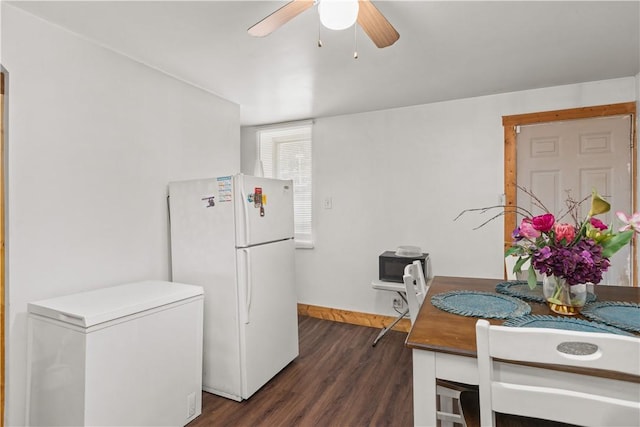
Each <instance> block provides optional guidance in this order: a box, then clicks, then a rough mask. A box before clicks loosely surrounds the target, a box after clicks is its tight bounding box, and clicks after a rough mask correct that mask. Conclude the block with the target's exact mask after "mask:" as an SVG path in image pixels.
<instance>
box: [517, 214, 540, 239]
mask: <svg viewBox="0 0 640 427" xmlns="http://www.w3.org/2000/svg"><path fill="white" fill-rule="evenodd" d="M520 235H521V236H522V237H525V238H527V239H537V238H538V237H540V231H538V230H536V229H535V227H534V226H533V224H532V223H531V220H530V219H529V218H524V219H523V220H522V222H521V223H520Z"/></svg>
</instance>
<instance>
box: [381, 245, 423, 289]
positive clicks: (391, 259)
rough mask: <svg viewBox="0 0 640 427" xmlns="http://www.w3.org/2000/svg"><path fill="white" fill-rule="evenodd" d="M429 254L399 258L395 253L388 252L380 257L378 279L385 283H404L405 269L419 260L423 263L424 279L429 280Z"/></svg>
mask: <svg viewBox="0 0 640 427" xmlns="http://www.w3.org/2000/svg"><path fill="white" fill-rule="evenodd" d="M428 259H429V254H424V253H423V254H421V255H417V256H414V257H410V256H399V255H396V253H395V252H392V251H386V252H383V253H382V254H381V255H380V256H379V257H378V273H379V274H378V278H379V279H380V280H382V281H385V282H399V283H402V282H403V280H402V276H404V268H405V267H406V266H407V264H412V263H413V262H414V261H416V260H419V261H420V262H421V263H422V271H423V272H424V277H425V278H428V277H430V276H429V273H430V272H429V271H428V267H427V266H428V265H429V262H428Z"/></svg>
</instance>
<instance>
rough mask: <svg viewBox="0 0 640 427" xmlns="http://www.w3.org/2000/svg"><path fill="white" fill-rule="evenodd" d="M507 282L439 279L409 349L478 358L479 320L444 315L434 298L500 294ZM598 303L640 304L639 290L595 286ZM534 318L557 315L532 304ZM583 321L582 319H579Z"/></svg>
mask: <svg viewBox="0 0 640 427" xmlns="http://www.w3.org/2000/svg"><path fill="white" fill-rule="evenodd" d="M500 282H504V279H476V278H465V277H444V276H436V277H435V278H434V279H433V281H432V283H431V286H430V287H429V291H428V293H427V297H426V298H425V300H424V303H423V304H422V307H421V308H420V312H419V313H418V317H417V319H416V321H415V323H414V324H413V327H412V328H411V331H410V332H409V335H408V337H407V341H406V345H407V347H410V348H413V349H422V350H429V351H435V352H442V353H450V354H455V355H461V356H471V357H476V322H477V321H478V318H477V317H467V316H460V315H457V314H452V313H448V312H446V311H442V310H440V309H438V308H436V307H434V306H433V305H432V304H431V296H433V295H436V294H439V293H443V292H449V291H459V290H473V291H484V292H493V293H497V292H496V290H495V288H496V285H497V284H498V283H500ZM595 294H596V296H597V297H598V301H628V302H635V303H640V288H638V287H628V286H608V285H607V286H605V285H602V286H597V285H596V286H595ZM528 304H529V305H530V306H531V314H538V315H554V316H555V315H556V314H555V313H553V312H552V311H551V310H550V309H549V308H548V307H547V305H546V304H545V303H537V302H529V301H528ZM576 317H577V318H583V319H584V317H582V316H576ZM487 320H488V321H489V322H490V323H491V324H493V325H501V324H502V323H504V320H502V319H487Z"/></svg>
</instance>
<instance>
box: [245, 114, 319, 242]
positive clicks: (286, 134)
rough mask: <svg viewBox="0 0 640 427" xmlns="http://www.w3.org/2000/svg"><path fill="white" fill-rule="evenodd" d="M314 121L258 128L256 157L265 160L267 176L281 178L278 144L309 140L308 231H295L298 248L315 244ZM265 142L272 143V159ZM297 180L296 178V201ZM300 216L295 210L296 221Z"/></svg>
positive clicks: (306, 225) (264, 168)
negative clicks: (266, 150) (267, 156)
mask: <svg viewBox="0 0 640 427" xmlns="http://www.w3.org/2000/svg"><path fill="white" fill-rule="evenodd" d="M312 125H313V122H312V121H304V122H296V123H289V124H278V125H270V126H264V127H261V128H259V129H258V130H257V133H256V154H257V156H256V158H257V159H258V160H259V161H261V162H263V164H262V166H263V170H264V176H265V177H273V178H279V170H278V159H277V153H278V150H277V145H279V144H286V143H296V142H303V141H304V142H307V141H308V144H309V147H308V153H309V154H308V155H309V159H308V161H309V175H308V177H306V179H307V180H308V185H309V187H310V188H309V195H308V197H309V201H308V205H307V206H308V215H306V216H308V220H305V221H304V222H305V224H304V225H305V227H306V228H307V229H308V230H309V231H308V232H303V233H295V236H294V239H295V246H296V248H297V249H312V248H313V246H314V243H313V242H314V224H313V127H312ZM263 143H264V144H270V145H271V147H270V149H269V151H270V153H271V160H270V161H269V162H267V161H266V159H265V157H266V155H267V153H263ZM274 144H275V146H274ZM295 189H296V182H295V180H294V203H295V200H296V196H295ZM299 218H300V216H299V215H296V214H295V212H294V220H295V221H296V223H298V221H299V220H300V219H299Z"/></svg>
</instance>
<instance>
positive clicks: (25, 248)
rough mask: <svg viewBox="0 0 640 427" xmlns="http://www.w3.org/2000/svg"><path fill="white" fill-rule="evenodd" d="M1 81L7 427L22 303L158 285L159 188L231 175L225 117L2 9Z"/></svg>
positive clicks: (229, 107) (15, 403)
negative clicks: (133, 284) (4, 77)
mask: <svg viewBox="0 0 640 427" xmlns="http://www.w3.org/2000/svg"><path fill="white" fill-rule="evenodd" d="M2 7H3V10H2V19H3V22H2V44H3V45H2V54H3V57H2V63H3V65H4V66H5V67H6V69H7V70H8V72H9V79H8V113H9V123H8V144H7V145H8V147H7V148H8V151H7V155H8V161H9V166H8V177H7V178H8V181H7V184H8V229H7V237H8V248H7V253H8V262H7V270H8V281H7V287H8V289H7V291H8V296H7V302H8V321H9V324H8V341H7V351H8V358H7V362H8V378H7V384H8V389H7V392H8V402H7V406H6V407H7V412H8V413H7V425H24V409H25V390H26V389H25V372H26V370H25V369H26V364H25V356H26V330H27V329H26V319H27V316H26V305H27V302H29V301H32V300H39V299H44V298H49V297H54V296H58V295H63V294H69V293H73V292H77V291H84V290H89V289H93V288H99V287H104V286H109V285H115V284H119V283H126V282H130V281H137V280H145V279H161V280H167V279H169V278H170V271H169V265H170V260H169V249H168V247H169V246H168V245H169V240H168V239H169V237H168V218H167V201H166V196H167V183H168V182H169V181H172V180H180V179H190V178H198V177H208V176H215V175H218V174H232V173H235V172H237V171H238V170H239V168H240V124H239V123H240V121H239V114H240V112H239V107H238V106H237V105H235V104H232V103H230V102H227V101H225V100H222V99H220V98H218V97H215V96H213V95H211V94H208V93H206V92H203V91H201V90H199V89H196V88H194V87H192V86H189V85H186V84H184V83H182V82H179V81H177V80H175V79H173V78H171V77H168V76H166V75H164V74H161V73H159V72H157V71H155V70H152V69H150V68H148V67H146V66H144V65H141V64H139V63H136V62H134V61H132V60H130V59H127V58H125V57H122V56H120V55H118V54H115V53H113V52H111V51H108V50H105V49H103V48H101V47H98V46H96V45H94V44H92V43H90V42H88V41H86V40H85V39H82V38H79V37H76V36H75V35H73V34H71V33H68V32H65V31H63V30H61V29H60V28H58V27H55V26H51V25H50V24H48V23H46V22H44V21H41V20H39V19H37V18H34V17H32V16H30V15H28V14H26V13H25V12H24V11H22V10H20V9H16V8H14V7H12V6H9V5H7V4H6V3H3V4H2Z"/></svg>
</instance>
